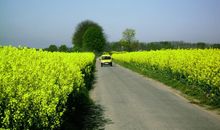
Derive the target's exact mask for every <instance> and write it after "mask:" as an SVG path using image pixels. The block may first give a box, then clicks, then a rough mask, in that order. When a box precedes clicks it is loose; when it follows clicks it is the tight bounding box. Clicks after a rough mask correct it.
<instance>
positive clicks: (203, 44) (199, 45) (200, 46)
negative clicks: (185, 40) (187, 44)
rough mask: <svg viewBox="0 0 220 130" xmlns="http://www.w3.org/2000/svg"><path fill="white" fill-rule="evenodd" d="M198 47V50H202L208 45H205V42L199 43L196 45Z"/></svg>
mask: <svg viewBox="0 0 220 130" xmlns="http://www.w3.org/2000/svg"><path fill="white" fill-rule="evenodd" d="M196 46H197V48H201V49H204V48H206V44H205V43H204V42H198V43H197V44H196Z"/></svg>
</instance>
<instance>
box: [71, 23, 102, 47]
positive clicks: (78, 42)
mask: <svg viewBox="0 0 220 130" xmlns="http://www.w3.org/2000/svg"><path fill="white" fill-rule="evenodd" d="M90 27H94V28H98V29H99V30H101V31H103V29H102V27H101V26H99V25H98V24H97V23H95V22H93V21H90V20H85V21H82V22H81V23H79V24H78V25H77V27H76V30H75V33H74V34H73V37H72V44H73V45H74V50H75V51H82V48H83V37H84V35H85V33H86V31H87V30H88V29H89V28H90Z"/></svg>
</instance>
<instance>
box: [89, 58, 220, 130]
mask: <svg viewBox="0 0 220 130" xmlns="http://www.w3.org/2000/svg"><path fill="white" fill-rule="evenodd" d="M96 66H97V67H96V69H97V72H96V83H95V88H94V90H93V91H92V93H91V96H92V98H93V99H94V100H95V101H96V102H98V103H99V104H101V105H103V106H104V108H105V110H106V111H105V115H106V117H108V118H110V119H111V120H112V122H113V123H112V124H109V125H106V128H105V129H106V130H220V118H219V115H215V114H213V113H210V112H207V111H205V110H203V109H201V108H199V107H197V106H196V105H193V104H191V103H190V102H189V101H187V100H186V99H184V98H182V97H181V96H179V95H178V94H177V93H175V91H173V90H172V89H171V88H169V87H167V86H165V85H163V84H161V83H159V82H157V81H154V80H152V79H149V78H146V77H143V76H141V75H139V74H137V73H135V72H132V71H130V70H128V69H125V68H123V67H120V66H119V65H115V64H113V67H110V66H105V67H100V63H99V61H97V63H96Z"/></svg>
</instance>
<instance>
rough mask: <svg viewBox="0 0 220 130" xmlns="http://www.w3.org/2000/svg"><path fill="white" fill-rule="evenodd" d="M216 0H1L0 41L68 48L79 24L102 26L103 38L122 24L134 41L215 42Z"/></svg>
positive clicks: (218, 38)
mask: <svg viewBox="0 0 220 130" xmlns="http://www.w3.org/2000/svg"><path fill="white" fill-rule="evenodd" d="M219 16H220V1H219V0H209V1H207V0H182V1H176V0H166V1H165V0H148V1H145V0H136V1H131V0H121V1H117V0H111V1H107V0H93V1H89V0H65V1H59V0H47V1H43V0H38V1H33V0H19V1H13V0H1V1H0V19H1V20H0V44H8V43H10V44H12V45H15V46H17V45H19V44H21V45H26V46H29V47H36V48H45V47H48V46H49V45H50V44H55V45H61V44H66V45H67V46H71V39H72V35H73V33H74V31H75V27H76V26H77V24H78V23H80V22H82V21H84V20H88V19H89V20H92V21H94V22H97V23H98V24H99V25H101V26H102V27H103V29H104V32H105V34H106V36H107V40H108V41H110V42H111V41H118V40H120V39H121V37H122V32H123V31H124V30H125V29H126V28H132V29H135V30H136V39H137V40H139V41H143V42H151V41H185V42H207V43H220V17H219Z"/></svg>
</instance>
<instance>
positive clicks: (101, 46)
mask: <svg viewBox="0 0 220 130" xmlns="http://www.w3.org/2000/svg"><path fill="white" fill-rule="evenodd" d="M135 35H136V32H135V30H134V29H131V28H127V29H125V30H124V31H123V32H122V38H121V39H120V40H119V41H115V42H107V40H106V36H105V34H104V30H103V28H102V27H101V26H100V25H99V24H98V23H95V22H93V21H91V20H85V21H82V22H81V23H79V24H78V25H77V27H76V29H75V32H74V34H73V36H72V44H73V47H67V46H66V45H65V44H63V45H61V46H59V47H57V46H56V45H55V44H51V45H50V46H49V47H48V48H45V49H44V50H46V51H51V52H55V51H60V52H83V51H90V52H95V53H101V52H103V51H106V52H110V51H129V52H130V51H143V50H160V49H178V48H179V49H187V48H200V49H205V48H219V49H220V44H217V43H216V44H208V43H205V42H198V43H188V42H184V41H159V42H149V43H146V42H139V41H138V40H137V39H136V38H135Z"/></svg>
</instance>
